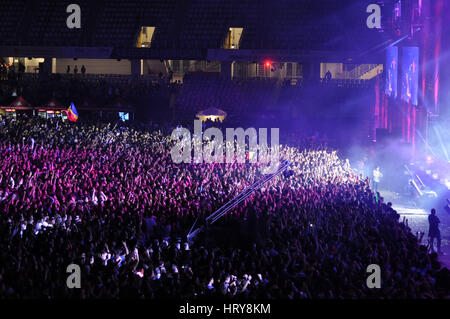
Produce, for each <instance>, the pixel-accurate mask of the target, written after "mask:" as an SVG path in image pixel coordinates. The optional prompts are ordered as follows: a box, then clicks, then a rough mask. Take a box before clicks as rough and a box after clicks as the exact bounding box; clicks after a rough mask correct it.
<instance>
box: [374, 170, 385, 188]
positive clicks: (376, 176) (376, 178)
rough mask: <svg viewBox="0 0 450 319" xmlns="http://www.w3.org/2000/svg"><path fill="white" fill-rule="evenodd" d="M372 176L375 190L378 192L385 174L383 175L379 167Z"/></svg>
mask: <svg viewBox="0 0 450 319" xmlns="http://www.w3.org/2000/svg"><path fill="white" fill-rule="evenodd" d="M372 175H373V190H374V191H375V192H378V186H379V184H380V181H381V178H382V177H383V173H381V171H380V167H379V166H377V167H376V168H375V169H374V170H373V172H372Z"/></svg>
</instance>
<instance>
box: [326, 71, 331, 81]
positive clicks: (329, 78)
mask: <svg viewBox="0 0 450 319" xmlns="http://www.w3.org/2000/svg"><path fill="white" fill-rule="evenodd" d="M331 78H332V75H331V72H330V70H328V71H327V73H325V80H326V81H330V80H331Z"/></svg>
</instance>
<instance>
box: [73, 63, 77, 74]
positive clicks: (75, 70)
mask: <svg viewBox="0 0 450 319" xmlns="http://www.w3.org/2000/svg"><path fill="white" fill-rule="evenodd" d="M73 73H75V74H77V73H78V65H75V68H74V69H73Z"/></svg>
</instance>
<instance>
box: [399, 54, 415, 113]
mask: <svg viewBox="0 0 450 319" xmlns="http://www.w3.org/2000/svg"><path fill="white" fill-rule="evenodd" d="M418 86H419V48H418V47H404V48H403V51H402V100H403V101H406V102H409V101H410V100H411V103H412V104H413V105H417V88H418Z"/></svg>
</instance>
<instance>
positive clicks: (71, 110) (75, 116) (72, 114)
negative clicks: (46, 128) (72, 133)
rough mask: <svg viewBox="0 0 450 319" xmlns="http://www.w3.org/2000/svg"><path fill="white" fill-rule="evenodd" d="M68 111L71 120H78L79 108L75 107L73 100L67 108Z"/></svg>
mask: <svg viewBox="0 0 450 319" xmlns="http://www.w3.org/2000/svg"><path fill="white" fill-rule="evenodd" d="M66 113H67V118H68V119H69V121H71V122H76V121H77V120H78V112H77V109H76V108H75V105H74V104H73V102H71V103H70V106H69V108H68V109H67V111H66Z"/></svg>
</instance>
